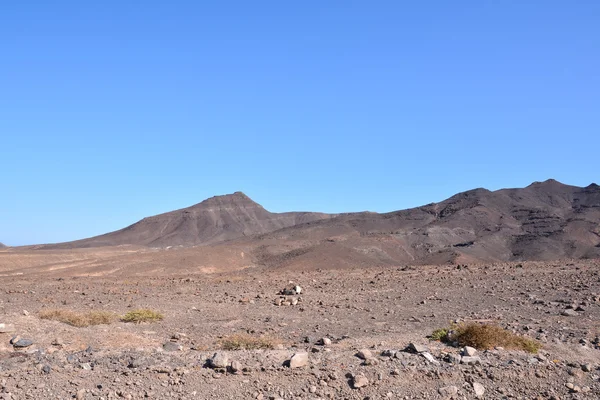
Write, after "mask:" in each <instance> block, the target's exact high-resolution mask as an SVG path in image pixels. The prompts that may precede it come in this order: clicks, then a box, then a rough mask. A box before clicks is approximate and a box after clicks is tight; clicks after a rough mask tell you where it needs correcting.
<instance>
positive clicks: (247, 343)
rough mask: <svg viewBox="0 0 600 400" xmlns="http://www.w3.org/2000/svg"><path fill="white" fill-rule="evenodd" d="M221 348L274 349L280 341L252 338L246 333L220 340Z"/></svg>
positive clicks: (260, 337) (265, 337) (270, 338)
mask: <svg viewBox="0 0 600 400" xmlns="http://www.w3.org/2000/svg"><path fill="white" fill-rule="evenodd" d="M218 344H219V347H221V348H222V349H223V350H257V349H273V348H275V346H277V345H278V344H281V341H280V340H277V339H274V338H272V337H268V336H259V337H257V336H251V335H249V334H246V333H237V334H235V335H231V336H227V337H224V338H222V339H220V340H219V342H218Z"/></svg>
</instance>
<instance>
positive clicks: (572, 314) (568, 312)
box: [561, 309, 579, 317]
mask: <svg viewBox="0 0 600 400" xmlns="http://www.w3.org/2000/svg"><path fill="white" fill-rule="evenodd" d="M561 315H563V316H565V317H577V316H578V315H579V313H578V312H577V311H575V310H572V309H567V310H564V311H563V312H562V313H561Z"/></svg>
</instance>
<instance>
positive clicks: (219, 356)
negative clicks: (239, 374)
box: [209, 351, 229, 369]
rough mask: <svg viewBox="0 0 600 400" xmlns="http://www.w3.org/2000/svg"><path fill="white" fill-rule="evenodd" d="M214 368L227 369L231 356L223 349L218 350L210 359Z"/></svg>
mask: <svg viewBox="0 0 600 400" xmlns="http://www.w3.org/2000/svg"><path fill="white" fill-rule="evenodd" d="M209 364H210V366H211V367H212V368H216V369H225V368H227V365H228V364H229V356H228V355H227V353H224V352H222V351H218V352H216V353H215V354H214V355H213V356H212V358H211V359H210V361H209Z"/></svg>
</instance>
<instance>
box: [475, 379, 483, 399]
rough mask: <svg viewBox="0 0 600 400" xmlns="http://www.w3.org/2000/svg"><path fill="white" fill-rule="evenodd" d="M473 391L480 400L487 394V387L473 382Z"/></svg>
mask: <svg viewBox="0 0 600 400" xmlns="http://www.w3.org/2000/svg"><path fill="white" fill-rule="evenodd" d="M473 390H474V391H475V396H476V397H478V398H479V397H483V394H484V393H485V387H483V385H482V384H481V383H479V382H473Z"/></svg>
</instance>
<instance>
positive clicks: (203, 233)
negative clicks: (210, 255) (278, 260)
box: [43, 192, 332, 248]
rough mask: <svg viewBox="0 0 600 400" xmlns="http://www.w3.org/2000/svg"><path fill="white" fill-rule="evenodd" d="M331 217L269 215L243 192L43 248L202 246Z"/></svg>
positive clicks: (290, 214)
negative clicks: (85, 237)
mask: <svg viewBox="0 0 600 400" xmlns="http://www.w3.org/2000/svg"><path fill="white" fill-rule="evenodd" d="M331 217H332V215H328V214H322V213H310V212H289V213H280V214H278V213H271V212H269V211H267V210H265V209H264V208H263V207H262V206H260V205H259V204H257V203H255V202H254V201H252V200H251V199H250V198H249V197H248V196H246V195H245V194H244V193H242V192H236V193H233V194H229V195H224V196H215V197H212V198H210V199H207V200H205V201H203V202H201V203H199V204H196V205H194V206H191V207H188V208H183V209H181V210H176V211H171V212H168V213H164V214H160V215H155V216H152V217H148V218H144V219H142V220H141V221H139V222H136V223H135V224H133V225H130V226H128V227H127V228H124V229H121V230H119V231H115V232H111V233H107V234H104V235H101V236H95V237H92V238H89V239H83V240H78V241H75V242H68V243H59V244H54V245H46V246H43V247H44V248H84V247H101V246H118V245H125V244H131V245H142V246H151V247H168V246H195V245H206V244H212V243H218V242H224V241H228V240H231V239H235V238H239V237H244V236H252V235H256V234H261V233H266V232H272V231H274V230H278V229H281V228H285V227H288V226H292V225H296V224H302V223H305V222H310V221H315V220H319V219H324V218H331Z"/></svg>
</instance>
